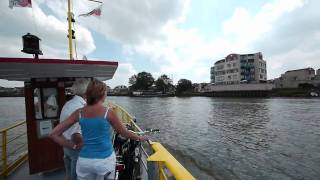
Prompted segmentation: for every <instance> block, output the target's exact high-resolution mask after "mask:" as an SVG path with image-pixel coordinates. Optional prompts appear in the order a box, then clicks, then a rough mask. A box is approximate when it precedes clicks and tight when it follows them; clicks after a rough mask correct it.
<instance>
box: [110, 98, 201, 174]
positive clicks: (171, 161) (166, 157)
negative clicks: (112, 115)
mask: <svg viewBox="0 0 320 180" xmlns="http://www.w3.org/2000/svg"><path fill="white" fill-rule="evenodd" d="M108 106H109V107H111V108H113V109H114V110H115V112H116V113H117V115H118V116H120V117H119V118H121V120H123V121H125V123H130V124H132V125H133V126H134V127H135V128H136V129H137V131H140V132H142V130H141V129H140V127H139V126H138V125H137V124H136V123H135V122H134V117H133V116H132V115H130V114H129V113H128V112H127V111H126V110H125V109H124V108H122V107H121V106H119V105H117V104H114V103H111V102H109V103H108ZM149 144H150V145H151V147H152V149H153V151H154V153H153V154H152V155H150V156H149V157H148V159H147V160H148V161H152V162H156V163H158V167H159V179H168V178H167V176H166V174H165V169H164V168H165V167H167V168H168V170H169V171H170V173H171V174H172V175H173V176H174V178H175V179H177V180H194V179H195V178H194V177H193V176H192V175H191V173H190V172H189V171H188V170H187V169H185V168H184V167H183V166H182V165H181V164H180V163H179V162H178V161H177V160H176V159H175V158H174V157H173V156H172V155H171V154H170V153H169V152H168V151H167V150H166V148H165V147H164V146H162V145H161V144H160V143H159V142H152V141H149Z"/></svg>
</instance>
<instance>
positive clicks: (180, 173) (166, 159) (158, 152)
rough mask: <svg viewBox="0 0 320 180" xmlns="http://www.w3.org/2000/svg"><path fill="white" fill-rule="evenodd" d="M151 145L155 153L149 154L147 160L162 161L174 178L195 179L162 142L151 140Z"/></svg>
mask: <svg viewBox="0 0 320 180" xmlns="http://www.w3.org/2000/svg"><path fill="white" fill-rule="evenodd" d="M151 147H152V149H153V150H154V151H155V153H154V154H152V155H151V156H149V158H148V161H156V162H163V163H164V164H165V165H166V167H167V168H168V169H169V171H170V172H171V173H172V175H173V176H174V177H175V178H176V179H183V180H184V179H188V180H189V179H190V180H192V179H195V178H194V177H193V176H192V175H191V174H190V173H189V171H188V170H186V169H185V168H184V167H183V166H182V165H181V164H180V163H179V162H178V161H177V160H176V159H175V158H174V157H173V156H172V155H171V154H170V153H169V152H168V151H167V150H166V148H165V147H163V146H162V144H160V143H158V142H153V143H151Z"/></svg>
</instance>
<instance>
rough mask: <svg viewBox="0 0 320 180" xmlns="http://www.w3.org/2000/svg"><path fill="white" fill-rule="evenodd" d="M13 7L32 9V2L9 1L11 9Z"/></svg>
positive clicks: (22, 0)
mask: <svg viewBox="0 0 320 180" xmlns="http://www.w3.org/2000/svg"><path fill="white" fill-rule="evenodd" d="M13 7H32V5H31V0H9V8H11V9H12V8H13Z"/></svg>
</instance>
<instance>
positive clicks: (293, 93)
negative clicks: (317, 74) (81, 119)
mask: <svg viewBox="0 0 320 180" xmlns="http://www.w3.org/2000/svg"><path fill="white" fill-rule="evenodd" d="M316 95H318V96H316ZM108 96H130V97H175V96H176V97H245V98H248V97H249V98H250V97H252V98H255V97H293V98H294V97H296V98H306V97H307V98H312V97H315V98H317V97H318V98H319V97H320V89H310V88H290V89H288V88H287V89H285V88H282V89H272V90H270V91H219V92H191V91H187V92H182V93H179V94H177V93H176V94H158V95H145V96H137V95H132V94H131V93H108ZM0 97H24V93H23V91H21V90H20V91H12V90H11V91H2V92H0Z"/></svg>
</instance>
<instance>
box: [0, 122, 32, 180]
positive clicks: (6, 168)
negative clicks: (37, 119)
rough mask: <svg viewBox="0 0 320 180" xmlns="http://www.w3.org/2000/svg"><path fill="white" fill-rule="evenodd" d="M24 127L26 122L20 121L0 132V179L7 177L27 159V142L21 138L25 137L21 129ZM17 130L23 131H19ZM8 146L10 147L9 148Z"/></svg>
mask: <svg viewBox="0 0 320 180" xmlns="http://www.w3.org/2000/svg"><path fill="white" fill-rule="evenodd" d="M25 125H26V121H21V122H18V123H16V124H14V125H12V126H10V127H8V128H4V129H1V130H0V134H1V136H2V137H1V140H2V142H1V145H0V146H1V161H0V178H4V177H6V176H8V175H9V174H10V173H11V172H12V171H14V170H15V169H16V168H17V167H19V166H20V165H21V164H22V163H23V162H24V161H26V160H27V159H28V153H27V140H26V139H23V138H22V137H23V136H26V128H23V126H25ZM19 128H23V129H21V130H20V129H19ZM10 133H12V134H10ZM18 141H20V142H18ZM10 145H11V146H12V147H10V148H9V146H10Z"/></svg>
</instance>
